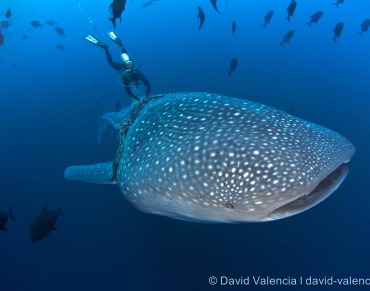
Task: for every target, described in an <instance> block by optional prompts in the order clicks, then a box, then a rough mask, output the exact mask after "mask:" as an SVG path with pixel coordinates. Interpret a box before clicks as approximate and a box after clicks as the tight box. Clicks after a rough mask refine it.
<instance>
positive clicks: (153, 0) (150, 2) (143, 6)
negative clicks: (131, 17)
mask: <svg viewBox="0 0 370 291" xmlns="http://www.w3.org/2000/svg"><path fill="white" fill-rule="evenodd" d="M155 1H157V2H158V1H159V0H150V1H147V2H144V3H143V5H141V6H140V7H139V8H140V9H143V8H146V7H148V6H150V5H152V4H153V3H154V2H155Z"/></svg>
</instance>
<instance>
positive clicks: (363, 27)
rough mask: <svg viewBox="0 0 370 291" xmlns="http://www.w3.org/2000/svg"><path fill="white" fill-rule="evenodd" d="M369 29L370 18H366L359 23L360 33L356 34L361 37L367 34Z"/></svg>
mask: <svg viewBox="0 0 370 291" xmlns="http://www.w3.org/2000/svg"><path fill="white" fill-rule="evenodd" d="M369 27H370V18H366V19H365V20H364V21H363V22H362V23H361V31H359V32H358V33H359V34H360V35H361V36H362V35H363V33H364V32H367V31H368V30H369Z"/></svg>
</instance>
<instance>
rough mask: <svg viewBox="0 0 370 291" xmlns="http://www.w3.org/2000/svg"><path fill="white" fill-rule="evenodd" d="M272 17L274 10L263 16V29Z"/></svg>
mask: <svg viewBox="0 0 370 291" xmlns="http://www.w3.org/2000/svg"><path fill="white" fill-rule="evenodd" d="M273 15H274V10H270V11H268V12H267V13H266V15H265V23H264V24H263V26H264V27H267V24H269V23H270V21H271V18H272V16H273Z"/></svg>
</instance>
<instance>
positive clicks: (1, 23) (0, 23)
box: [0, 20, 10, 31]
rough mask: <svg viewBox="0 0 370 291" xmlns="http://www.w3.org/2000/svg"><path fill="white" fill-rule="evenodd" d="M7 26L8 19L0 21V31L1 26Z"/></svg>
mask: <svg viewBox="0 0 370 291" xmlns="http://www.w3.org/2000/svg"><path fill="white" fill-rule="evenodd" d="M9 26H10V22H9V20H4V21H1V22H0V31H1V30H2V29H3V28H8V27H9Z"/></svg>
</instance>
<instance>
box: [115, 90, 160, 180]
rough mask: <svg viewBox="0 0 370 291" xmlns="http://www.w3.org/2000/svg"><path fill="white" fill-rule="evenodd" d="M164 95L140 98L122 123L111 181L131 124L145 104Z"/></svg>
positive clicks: (116, 169)
mask: <svg viewBox="0 0 370 291" xmlns="http://www.w3.org/2000/svg"><path fill="white" fill-rule="evenodd" d="M163 96H165V95H154V96H145V97H144V98H143V99H140V101H139V102H138V103H136V104H135V105H134V107H133V108H132V110H131V114H130V117H129V118H128V119H127V120H126V121H125V122H124V123H123V124H122V125H121V127H120V130H119V145H118V150H117V152H116V156H115V158H114V161H113V165H112V171H113V176H112V178H111V179H110V182H115V181H116V178H117V172H118V167H119V162H120V160H121V157H122V154H123V151H124V148H125V138H126V135H127V133H128V131H129V129H130V126H131V125H132V124H133V123H134V121H135V120H136V117H137V115H138V114H139V112H140V111H141V110H142V109H143V108H144V107H145V105H147V104H148V103H149V102H150V101H152V100H156V99H159V98H161V97H163Z"/></svg>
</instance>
